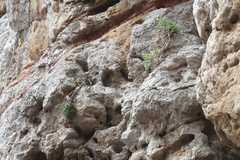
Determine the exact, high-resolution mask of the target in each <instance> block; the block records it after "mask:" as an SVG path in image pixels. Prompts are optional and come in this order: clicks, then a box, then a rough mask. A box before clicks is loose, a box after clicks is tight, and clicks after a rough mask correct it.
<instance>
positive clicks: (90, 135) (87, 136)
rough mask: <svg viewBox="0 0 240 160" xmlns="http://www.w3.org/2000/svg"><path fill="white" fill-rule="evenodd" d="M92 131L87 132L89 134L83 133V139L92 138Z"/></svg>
mask: <svg viewBox="0 0 240 160" xmlns="http://www.w3.org/2000/svg"><path fill="white" fill-rule="evenodd" d="M94 133H95V132H94V131H93V132H91V133H89V134H84V138H85V139H91V138H92V136H93V135H94Z"/></svg>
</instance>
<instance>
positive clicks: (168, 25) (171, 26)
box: [143, 18, 184, 67]
mask: <svg viewBox="0 0 240 160" xmlns="http://www.w3.org/2000/svg"><path fill="white" fill-rule="evenodd" d="M156 26H157V27H158V28H159V29H160V30H162V31H163V33H164V36H163V37H160V35H159V36H158V41H160V40H162V39H164V38H166V37H167V38H168V40H166V41H165V42H164V43H163V45H162V47H161V49H156V50H155V51H153V52H151V53H149V54H145V55H144V57H143V58H144V63H145V66H146V67H149V66H150V65H151V63H152V62H153V60H154V58H155V57H156V56H157V55H159V54H160V53H163V52H165V50H166V49H167V48H168V47H169V45H170V43H171V37H172V36H173V35H175V34H177V33H179V32H181V31H182V30H183V29H184V26H183V25H182V24H179V23H176V22H173V21H172V20H171V19H164V18H160V19H159V20H158V22H157V25H156ZM158 41H157V42H158ZM155 47H156V46H155Z"/></svg>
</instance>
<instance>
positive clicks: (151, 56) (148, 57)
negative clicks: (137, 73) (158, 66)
mask: <svg viewBox="0 0 240 160" xmlns="http://www.w3.org/2000/svg"><path fill="white" fill-rule="evenodd" d="M159 54H160V53H159V52H158V49H157V50H155V51H153V52H151V53H149V54H145V55H144V56H143V58H144V63H145V65H146V66H147V67H148V66H149V65H150V64H151V63H152V62H153V59H154V57H155V56H156V55H159Z"/></svg>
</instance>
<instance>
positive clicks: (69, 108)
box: [60, 102, 77, 120]
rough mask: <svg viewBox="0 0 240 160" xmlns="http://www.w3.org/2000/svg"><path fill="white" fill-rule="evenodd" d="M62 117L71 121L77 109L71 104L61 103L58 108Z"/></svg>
mask: <svg viewBox="0 0 240 160" xmlns="http://www.w3.org/2000/svg"><path fill="white" fill-rule="evenodd" d="M60 108H61V110H62V113H63V116H64V117H65V118H67V119H69V120H71V119H73V117H74V115H75V113H76V111H77V108H76V107H75V106H74V104H73V103H70V102H63V103H62V104H61V106H60Z"/></svg>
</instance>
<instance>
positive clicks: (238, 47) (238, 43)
mask: <svg viewBox="0 0 240 160" xmlns="http://www.w3.org/2000/svg"><path fill="white" fill-rule="evenodd" d="M233 48H234V52H237V51H238V50H239V49H240V42H239V41H238V42H235V43H234V45H233Z"/></svg>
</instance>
